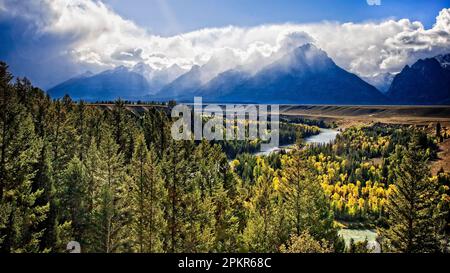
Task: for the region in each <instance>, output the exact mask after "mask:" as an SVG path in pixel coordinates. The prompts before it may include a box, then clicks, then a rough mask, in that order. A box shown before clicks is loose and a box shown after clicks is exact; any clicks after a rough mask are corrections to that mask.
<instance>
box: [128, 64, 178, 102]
mask: <svg viewBox="0 0 450 273" xmlns="http://www.w3.org/2000/svg"><path fill="white" fill-rule="evenodd" d="M130 70H131V71H132V72H136V73H138V74H140V75H142V76H143V77H144V78H145V79H146V80H147V82H148V84H149V86H150V93H149V94H150V95H153V94H156V93H158V92H159V91H160V90H161V88H163V87H164V86H166V85H167V84H169V83H171V82H172V81H173V80H175V79H176V78H177V77H179V76H180V75H183V74H184V73H186V72H187V70H186V69H183V68H181V67H180V66H178V65H177V64H174V65H172V66H169V67H167V68H163V69H155V68H152V67H151V66H150V65H148V64H146V63H142V62H140V63H137V64H136V65H135V66H134V67H132V68H131V69H130Z"/></svg>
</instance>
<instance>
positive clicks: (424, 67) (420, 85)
mask: <svg viewBox="0 0 450 273" xmlns="http://www.w3.org/2000/svg"><path fill="white" fill-rule="evenodd" d="M449 63H450V54H448V55H441V56H437V57H435V58H427V59H423V60H418V61H417V62H416V63H414V64H413V65H412V66H411V67H410V66H405V68H403V70H402V71H401V72H400V73H399V74H398V75H397V76H395V78H394V81H393V82H392V85H391V87H390V89H389V91H388V92H387V96H389V98H390V99H391V102H392V103H396V104H450V66H449Z"/></svg>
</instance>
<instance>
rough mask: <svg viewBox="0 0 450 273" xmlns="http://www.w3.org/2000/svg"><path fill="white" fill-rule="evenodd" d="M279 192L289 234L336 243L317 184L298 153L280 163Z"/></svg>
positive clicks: (325, 201) (329, 212) (332, 219)
mask: <svg viewBox="0 0 450 273" xmlns="http://www.w3.org/2000/svg"><path fill="white" fill-rule="evenodd" d="M282 165H283V169H282V180H281V182H280V190H281V192H282V195H283V198H284V200H285V202H286V207H287V210H288V211H289V212H290V213H289V215H288V219H289V223H290V226H291V227H292V232H293V233H294V234H295V235H297V236H300V235H301V234H302V233H303V232H308V233H309V234H310V235H311V236H313V237H314V238H316V239H317V240H321V239H326V240H328V241H329V242H330V243H332V244H334V243H335V242H337V239H338V235H337V230H336V229H335V228H334V218H333V212H332V210H331V208H330V204H329V201H328V200H327V198H326V196H325V193H324V192H323V189H322V186H321V185H320V183H319V182H318V181H317V180H315V179H314V178H313V176H312V174H311V171H310V169H311V167H310V166H308V164H307V162H306V160H305V159H304V158H302V155H301V151H300V150H295V151H294V152H293V153H292V155H289V156H285V157H284V158H283V159H282Z"/></svg>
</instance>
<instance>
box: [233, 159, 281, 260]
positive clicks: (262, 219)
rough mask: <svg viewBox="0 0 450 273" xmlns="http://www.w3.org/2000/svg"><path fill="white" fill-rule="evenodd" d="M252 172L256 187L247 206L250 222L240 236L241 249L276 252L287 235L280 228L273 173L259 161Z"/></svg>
mask: <svg viewBox="0 0 450 273" xmlns="http://www.w3.org/2000/svg"><path fill="white" fill-rule="evenodd" d="M254 173H255V174H254V177H255V178H256V184H255V185H254V186H253V194H252V199H251V200H250V202H249V203H248V204H247V206H248V210H249V212H248V213H249V216H248V217H249V218H248V219H249V220H248V222H247V226H246V227H245V229H244V231H243V234H242V237H243V238H242V240H243V243H244V248H245V250H246V251H250V252H263V253H264V252H277V251H278V249H279V247H280V246H281V244H282V243H283V242H284V241H286V240H287V239H288V238H287V236H288V233H286V232H283V229H282V228H283V227H284V226H285V224H286V223H285V221H286V219H285V210H284V207H283V204H282V203H281V201H282V200H281V198H280V196H279V192H278V191H277V189H276V187H277V185H276V183H274V179H275V173H274V170H273V169H272V168H270V167H269V166H268V165H267V163H266V162H265V160H264V159H262V158H258V159H257V165H256V167H255V170H254ZM275 181H276V180H275ZM280 232H281V233H280Z"/></svg>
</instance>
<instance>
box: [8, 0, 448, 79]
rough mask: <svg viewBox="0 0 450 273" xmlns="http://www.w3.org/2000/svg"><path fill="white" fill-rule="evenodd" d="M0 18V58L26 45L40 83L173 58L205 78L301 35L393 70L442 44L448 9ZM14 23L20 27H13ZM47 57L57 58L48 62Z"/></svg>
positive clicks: (33, 1)
mask: <svg viewBox="0 0 450 273" xmlns="http://www.w3.org/2000/svg"><path fill="white" fill-rule="evenodd" d="M0 18H3V19H0V26H2V25H1V24H3V26H8V25H9V26H10V28H8V29H7V30H4V28H3V27H2V30H1V32H3V33H0V38H4V37H10V36H11V37H17V36H19V37H20V38H15V39H13V40H11V39H9V40H7V41H8V43H9V44H8V46H5V48H4V49H2V47H1V46H0V49H2V51H5V52H1V53H0V58H4V56H6V57H8V60H13V59H14V58H16V56H17V55H18V54H22V59H21V60H26V59H27V58H28V59H32V58H37V56H33V54H25V53H23V52H27V51H28V52H30V51H31V52H35V53H38V54H39V57H42V56H46V57H45V58H46V59H47V62H44V63H45V64H46V66H48V67H47V69H45V70H43V71H47V73H48V74H49V75H52V76H47V77H43V75H42V73H44V72H43V71H40V72H39V73H38V72H33V71H31V73H30V75H34V74H35V75H36V76H35V77H36V78H37V80H38V81H40V82H41V83H42V84H43V85H44V86H46V87H48V86H49V85H51V84H52V83H54V82H55V81H56V79H58V80H59V79H60V78H63V77H69V76H71V75H70V73H73V72H74V71H78V72H82V71H81V70H83V69H90V70H93V71H100V70H104V69H109V68H113V67H116V66H119V65H125V66H129V67H131V66H134V65H135V64H137V63H139V62H142V63H146V64H148V65H149V66H150V67H152V69H163V70H164V69H166V68H169V67H171V66H173V65H174V64H177V65H178V66H180V67H182V68H184V69H189V68H190V67H192V66H193V65H205V64H207V65H208V66H209V71H210V73H209V74H208V75H207V76H206V78H205V79H204V80H208V79H210V78H211V77H213V76H214V75H215V74H217V73H220V72H222V71H225V70H227V69H231V68H234V67H237V66H241V67H244V69H247V70H249V71H253V72H254V71H257V70H258V69H260V68H261V67H262V66H264V65H265V64H268V63H270V62H272V61H273V60H274V59H276V58H279V57H280V56H282V55H283V54H285V53H287V52H288V51H289V50H292V48H295V47H297V46H300V45H302V44H304V43H307V42H313V43H315V44H316V45H317V46H319V47H321V48H322V49H323V50H325V51H326V52H327V53H328V54H329V56H330V57H332V58H333V59H334V60H335V61H336V62H337V64H338V65H340V66H342V67H343V68H345V69H347V70H349V71H351V72H354V73H356V74H358V75H360V76H362V77H377V76H379V75H380V74H383V73H395V72H398V71H400V70H401V69H402V68H403V66H405V65H406V64H411V63H412V62H414V61H416V60H417V59H418V58H423V57H430V56H434V55H438V54H441V53H448V51H450V9H443V10H442V11H441V12H440V13H439V15H438V16H437V18H436V24H435V25H434V26H433V27H432V28H430V29H425V28H424V26H423V24H422V23H420V22H412V21H410V20H408V19H401V20H397V21H396V20H385V21H381V22H364V23H338V22H319V23H311V24H278V25H260V26H256V27H236V26H228V27H223V28H206V29H199V30H197V31H192V32H188V33H183V34H180V35H175V36H171V37H161V36H158V35H152V34H151V33H149V32H148V31H146V30H145V29H143V28H141V27H139V26H137V25H136V24H135V23H133V22H132V21H130V20H126V19H124V18H122V17H121V16H119V15H118V14H116V13H115V12H114V11H113V10H112V9H111V8H109V7H108V6H107V5H105V4H104V3H103V2H101V1H99V0H95V1H94V0H23V1H14V0H0ZM18 22H20V23H18ZM17 25H20V27H17ZM19 31H21V32H22V33H26V35H25V34H23V35H17V32H19ZM30 40H31V41H33V43H31V42H27V41H30ZM37 47H41V48H37ZM43 48H51V49H52V50H46V49H43ZM19 51H21V52H19ZM43 54H45V55H43ZM31 62H34V63H36V62H39V61H38V60H31ZM53 62H54V63H56V64H58V65H55V67H53V66H52V64H53ZM14 65H17V66H20V64H18V62H15V63H14ZM41 66H42V65H41ZM60 67H64V68H65V69H62V70H61V69H60ZM19 70H20V69H19ZM61 71H62V72H61ZM28 72H30V71H28ZM52 77H53V78H52Z"/></svg>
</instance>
